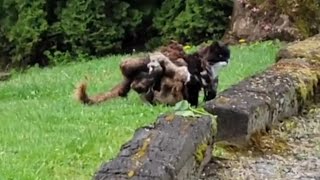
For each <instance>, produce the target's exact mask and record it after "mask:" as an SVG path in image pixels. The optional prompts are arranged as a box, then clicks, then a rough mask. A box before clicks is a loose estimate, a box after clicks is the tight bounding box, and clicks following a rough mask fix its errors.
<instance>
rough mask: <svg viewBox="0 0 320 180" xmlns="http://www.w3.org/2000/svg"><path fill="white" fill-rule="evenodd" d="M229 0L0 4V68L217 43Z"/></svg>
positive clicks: (3, 0) (16, 0)
mask: <svg viewBox="0 0 320 180" xmlns="http://www.w3.org/2000/svg"><path fill="white" fill-rule="evenodd" d="M232 5H233V3H232V0H63V1H62V0H34V1H30V0H0V23H1V26H0V66H1V67H2V68H8V67H26V66H32V65H35V64H38V65H40V66H46V65H49V64H50V65H51V64H56V63H64V62H70V61H76V60H79V59H81V58H79V57H85V58H82V59H90V57H91V58H92V57H100V56H105V55H107V54H110V53H112V54H114V53H123V52H131V51H132V49H133V48H135V49H137V50H139V49H142V50H149V49H152V48H154V47H157V46H159V45H160V44H162V43H164V42H165V41H167V40H169V39H175V40H179V41H180V42H182V43H186V42H188V43H199V42H202V41H205V40H216V39H219V38H221V36H222V35H223V33H224V31H225V29H226V27H227V25H228V21H229V16H230V15H231V13H232Z"/></svg>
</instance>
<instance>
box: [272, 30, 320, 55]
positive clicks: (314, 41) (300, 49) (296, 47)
mask: <svg viewBox="0 0 320 180" xmlns="http://www.w3.org/2000/svg"><path fill="white" fill-rule="evenodd" d="M288 58H307V59H308V60H318V61H320V34H317V35H315V36H313V37H310V38H307V39H305V40H304V41H297V42H292V43H289V44H288V45H287V46H285V47H284V48H282V49H280V51H279V52H278V54H277V58H276V60H277V61H278V60H280V59H288Z"/></svg>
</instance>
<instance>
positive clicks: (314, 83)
mask: <svg viewBox="0 0 320 180" xmlns="http://www.w3.org/2000/svg"><path fill="white" fill-rule="evenodd" d="M319 92H320V35H316V36H314V37H311V38H308V39H306V40H304V41H299V42H294V43H289V44H288V45H287V46H286V47H285V48H283V49H281V50H280V51H279V53H278V56H277V62H276V63H275V64H274V65H272V66H271V67H269V68H267V69H266V70H265V71H264V72H261V73H259V74H256V75H254V76H251V77H248V78H246V79H244V80H243V81H241V82H239V83H238V84H236V85H233V86H231V87H230V88H229V89H227V90H225V91H223V92H221V93H219V95H218V96H217V97H216V98H215V99H214V100H211V101H209V102H207V103H206V104H205V109H206V110H207V111H208V112H210V113H212V114H214V115H217V124H218V127H217V130H218V131H217V136H216V137H215V140H216V141H226V142H229V143H231V144H235V145H246V144H248V142H249V139H250V137H251V135H252V134H254V133H259V132H261V131H266V130H267V129H268V128H270V127H271V126H272V124H274V123H277V122H278V121H280V120H283V119H284V118H287V117H291V116H294V115H298V114H299V113H300V111H301V109H302V108H303V107H305V106H306V105H308V104H310V103H314V102H315V101H317V100H318V99H317V97H319Z"/></svg>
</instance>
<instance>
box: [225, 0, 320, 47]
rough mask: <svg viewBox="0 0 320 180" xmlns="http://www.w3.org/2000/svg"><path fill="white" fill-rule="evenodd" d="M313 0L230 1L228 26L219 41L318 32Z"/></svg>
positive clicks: (318, 14) (319, 12) (318, 18)
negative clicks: (232, 4)
mask: <svg viewBox="0 0 320 180" xmlns="http://www.w3.org/2000/svg"><path fill="white" fill-rule="evenodd" d="M319 4H320V3H319V2H318V1H316V0H308V1H303V0H292V1H283V0H265V1H263V2H261V1H260V3H258V1H257V0H234V7H233V14H232V17H231V21H230V25H229V29H228V30H227V31H226V33H225V35H224V37H223V40H224V41H225V42H227V43H230V44H235V43H237V42H239V40H240V39H244V40H245V41H247V42H252V41H260V40H271V39H279V40H281V41H289V42H290V41H294V40H303V39H305V38H307V37H310V36H312V35H314V34H316V33H318V32H319V29H320V25H319V24H320V23H319V22H320V8H319Z"/></svg>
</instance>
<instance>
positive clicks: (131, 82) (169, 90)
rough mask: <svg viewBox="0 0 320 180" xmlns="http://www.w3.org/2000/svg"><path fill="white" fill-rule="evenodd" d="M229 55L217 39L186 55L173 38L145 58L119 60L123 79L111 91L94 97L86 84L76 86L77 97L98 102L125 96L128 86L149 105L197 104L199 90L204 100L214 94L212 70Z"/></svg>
mask: <svg viewBox="0 0 320 180" xmlns="http://www.w3.org/2000/svg"><path fill="white" fill-rule="evenodd" d="M229 57H230V51H229V49H228V47H227V46H226V45H224V44H221V43H219V42H216V43H213V44H211V45H209V46H206V47H204V48H202V49H200V50H199V51H198V52H195V53H193V54H186V53H185V52H184V50H183V46H182V45H181V44H179V43H177V42H175V41H172V42H171V43H170V44H169V45H167V46H164V47H162V48H160V49H159V50H157V51H155V52H153V53H149V54H148V55H147V56H146V57H141V58H137V59H134V58H129V59H126V60H124V61H122V62H121V64H120V70H121V73H122V75H123V77H124V79H123V81H122V82H121V83H119V84H118V85H116V86H115V87H114V88H112V89H111V90H110V91H107V92H103V93H100V94H97V95H94V96H88V95H87V93H86V84H84V83H82V84H80V85H79V86H78V87H77V88H76V92H75V95H76V98H77V100H78V101H80V102H82V103H84V104H97V103H101V102H104V101H107V100H110V99H114V98H117V97H126V96H127V94H128V93H129V91H130V89H133V90H134V91H136V92H137V93H138V94H140V96H141V97H142V99H145V100H146V101H147V102H149V103H151V104H155V103H162V104H168V105H173V104H175V103H177V102H178V101H181V100H182V99H186V100H187V101H188V102H189V103H190V104H191V105H193V106H197V105H198V97H199V92H200V90H201V89H202V88H203V89H204V91H205V97H204V100H205V101H207V100H210V99H213V98H214V97H215V96H216V84H217V81H215V78H217V76H216V75H214V76H213V73H214V72H212V71H215V66H216V67H218V66H217V65H219V67H220V65H221V64H227V63H228V60H229Z"/></svg>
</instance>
